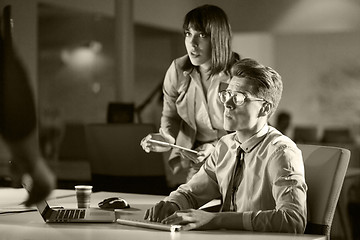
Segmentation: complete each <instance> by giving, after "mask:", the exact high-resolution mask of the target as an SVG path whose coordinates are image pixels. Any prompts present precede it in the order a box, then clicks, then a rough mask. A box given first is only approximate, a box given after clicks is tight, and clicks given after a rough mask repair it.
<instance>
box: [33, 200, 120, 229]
mask: <svg viewBox="0 0 360 240" xmlns="http://www.w3.org/2000/svg"><path fill="white" fill-rule="evenodd" d="M36 208H37V210H38V211H39V213H40V214H41V216H42V218H43V219H44V221H45V222H46V223H67V222H70V223H91V222H92V223H112V222H115V212H114V211H106V210H101V209H95V208H74V209H70V208H60V209H53V208H51V207H50V206H49V204H48V203H47V202H46V201H45V200H44V201H41V202H39V203H37V204H36Z"/></svg>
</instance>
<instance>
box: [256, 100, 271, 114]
mask: <svg viewBox="0 0 360 240" xmlns="http://www.w3.org/2000/svg"><path fill="white" fill-rule="evenodd" d="M271 109H272V105H271V103H268V102H264V103H263V106H262V107H261V109H260V113H259V115H260V117H264V116H266V115H269V114H270V112H271Z"/></svg>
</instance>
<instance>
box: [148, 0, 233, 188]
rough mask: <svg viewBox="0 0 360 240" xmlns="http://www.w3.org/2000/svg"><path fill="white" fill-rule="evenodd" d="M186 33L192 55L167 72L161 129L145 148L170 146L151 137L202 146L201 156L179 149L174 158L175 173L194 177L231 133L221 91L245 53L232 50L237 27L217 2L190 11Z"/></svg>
mask: <svg viewBox="0 0 360 240" xmlns="http://www.w3.org/2000/svg"><path fill="white" fill-rule="evenodd" d="M183 31H184V37H185V47H186V51H187V54H186V55H185V56H183V57H180V58H178V59H175V60H174V61H173V62H172V63H171V65H170V67H169V69H168V70H167V72H166V75H165V79H164V84H163V93H164V103H163V110H162V117H161V126H160V130H159V133H151V134H149V135H147V136H146V137H145V138H143V139H142V141H141V146H142V148H143V149H144V150H145V151H146V152H150V151H153V152H165V151H169V150H170V147H168V146H162V145H159V144H156V143H153V142H150V141H149V140H150V139H154V140H158V141H164V142H168V143H172V144H176V145H179V146H182V147H185V148H189V149H194V150H196V151H197V152H198V153H197V154H195V153H191V152H188V151H184V150H180V149H176V148H173V149H172V152H171V154H170V157H169V166H170V168H171V169H172V171H173V172H174V173H177V172H179V171H180V170H184V169H185V170H186V171H188V176H187V181H188V180H189V179H190V178H191V177H192V176H193V175H194V174H195V173H196V172H197V171H198V170H199V168H200V167H201V165H202V164H203V162H204V160H205V159H206V158H207V157H208V156H209V155H210V154H211V153H212V152H213V150H214V147H215V144H216V142H217V141H218V139H219V138H220V137H222V136H223V135H224V134H226V131H225V130H224V129H223V104H222V103H221V102H220V101H219V100H218V92H219V91H221V90H223V89H226V87H227V85H228V82H229V81H230V76H229V69H230V67H231V65H232V63H233V62H234V61H236V60H238V59H239V55H238V54H236V53H233V52H232V50H231V27H230V24H229V22H228V19H227V16H226V14H225V12H224V11H223V10H222V9H221V8H219V7H217V6H213V5H203V6H200V7H197V8H195V9H193V10H191V11H190V12H188V13H187V14H186V16H185V20H184V24H183Z"/></svg>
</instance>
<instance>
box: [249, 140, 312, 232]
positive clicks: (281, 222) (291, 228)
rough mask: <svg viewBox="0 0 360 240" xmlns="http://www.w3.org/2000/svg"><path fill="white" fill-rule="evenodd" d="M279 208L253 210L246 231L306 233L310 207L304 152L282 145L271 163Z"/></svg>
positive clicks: (272, 178)
mask: <svg viewBox="0 0 360 240" xmlns="http://www.w3.org/2000/svg"><path fill="white" fill-rule="evenodd" d="M267 173H268V176H269V178H270V184H271V187H272V194H273V198H274V200H275V204H276V206H275V209H271V210H262V211H257V212H249V213H248V215H247V217H245V218H244V224H245V225H246V226H247V227H246V230H254V231H271V232H292V233H303V232H304V231H305V226H306V219H307V208H306V191H307V186H306V183H305V177H304V163H303V159H302V155H301V152H300V151H299V150H298V149H295V148H292V147H291V148H290V147H285V146H284V147H281V149H279V150H277V152H276V153H275V154H274V155H273V156H272V159H271V160H270V161H269V162H268V166H267Z"/></svg>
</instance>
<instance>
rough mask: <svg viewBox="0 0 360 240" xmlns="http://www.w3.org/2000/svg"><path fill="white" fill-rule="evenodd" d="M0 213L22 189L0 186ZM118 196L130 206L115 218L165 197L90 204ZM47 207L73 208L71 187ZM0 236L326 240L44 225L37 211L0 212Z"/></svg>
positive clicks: (139, 212)
mask: <svg viewBox="0 0 360 240" xmlns="http://www.w3.org/2000/svg"><path fill="white" fill-rule="evenodd" d="M0 196H4V197H1V198H0V212H1V211H2V210H3V209H5V208H6V209H7V210H9V209H11V208H12V207H15V208H16V207H17V208H19V205H18V204H19V203H21V202H22V201H23V200H24V199H25V198H26V191H25V190H24V189H11V188H7V189H4V188H3V189H2V188H0ZM114 196H120V197H122V198H124V199H126V201H127V202H129V204H130V206H131V208H129V209H123V210H120V211H119V212H117V216H118V217H131V218H135V219H142V218H143V216H144V213H145V210H146V209H148V208H149V207H151V206H153V205H154V204H155V203H157V202H159V201H160V200H161V199H162V198H163V197H164V196H156V195H146V194H129V193H119V192H96V193H93V194H92V195H91V207H97V203H98V202H100V201H102V200H103V199H105V198H109V197H114ZM48 202H49V204H50V206H55V205H56V206H63V207H76V197H75V191H74V190H65V191H64V190H59V189H57V190H55V191H54V192H53V194H52V196H51V198H50V199H49V200H48ZM0 233H1V235H0V238H1V239H11V240H19V239H21V240H23V239H27V240H48V239H52V240H58V239H61V240H63V239H70V240H83V239H84V240H85V239H87V240H88V239H106V240H119V239H126V240H142V239H156V240H175V239H176V240H193V239H197V240H218V239H223V240H225V239H226V240H238V239H242V240H285V239H292V240H326V236H324V235H307V234H296V235H295V234H286V233H258V232H250V231H230V230H229V231H221V230H219V231H188V232H180V233H170V232H165V231H158V230H152V229H146V228H137V227H130V226H124V225H120V224H117V223H110V224H109V223H99V224H93V223H91V224H90V223H81V224H75V223H71V224H51V225H49V224H46V223H44V221H43V219H42V218H41V216H40V214H39V213H38V212H37V211H31V212H25V213H11V214H0Z"/></svg>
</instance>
